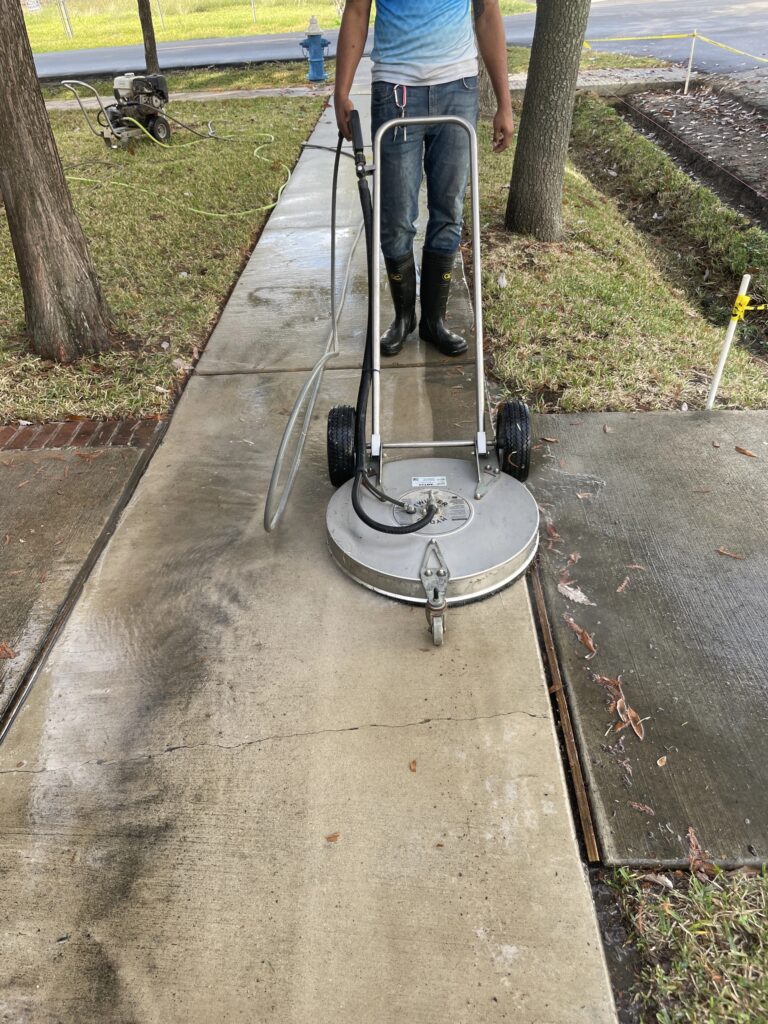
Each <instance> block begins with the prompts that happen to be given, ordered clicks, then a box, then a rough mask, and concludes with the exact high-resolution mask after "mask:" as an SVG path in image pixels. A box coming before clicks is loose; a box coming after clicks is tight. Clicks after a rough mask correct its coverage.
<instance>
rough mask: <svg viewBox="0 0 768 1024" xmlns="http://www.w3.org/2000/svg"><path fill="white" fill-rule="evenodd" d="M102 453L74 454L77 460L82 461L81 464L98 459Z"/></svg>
mask: <svg viewBox="0 0 768 1024" xmlns="http://www.w3.org/2000/svg"><path fill="white" fill-rule="evenodd" d="M103 454H104V452H75V455H76V456H77V458H78V459H82V460H83V462H93V460H94V459H100V458H101V456H102V455H103Z"/></svg>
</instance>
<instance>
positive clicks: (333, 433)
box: [328, 405, 355, 487]
mask: <svg viewBox="0 0 768 1024" xmlns="http://www.w3.org/2000/svg"><path fill="white" fill-rule="evenodd" d="M354 475H355V410H354V409H353V407H352V406H351V405H334V407H333V408H332V409H331V411H330V412H329V413H328V476H329V477H330V479H331V483H332V484H333V486H334V487H341V485H342V484H345V483H346V482H347V480H351V479H352V477H353V476H354Z"/></svg>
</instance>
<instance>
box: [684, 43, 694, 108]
mask: <svg viewBox="0 0 768 1024" xmlns="http://www.w3.org/2000/svg"><path fill="white" fill-rule="evenodd" d="M695 46H696V29H694V30H693V35H692V36H691V54H690V56H689V57H688V74H687V75H686V76H685V88H684V89H683V96H687V95H688V86H689V85H690V84H691V68H692V67H693V50H694V47H695Z"/></svg>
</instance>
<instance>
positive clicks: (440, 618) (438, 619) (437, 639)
mask: <svg viewBox="0 0 768 1024" xmlns="http://www.w3.org/2000/svg"><path fill="white" fill-rule="evenodd" d="M444 635H445V616H444V615H437V616H435V618H434V619H432V643H433V644H434V646H435V647H442V646H443V636H444Z"/></svg>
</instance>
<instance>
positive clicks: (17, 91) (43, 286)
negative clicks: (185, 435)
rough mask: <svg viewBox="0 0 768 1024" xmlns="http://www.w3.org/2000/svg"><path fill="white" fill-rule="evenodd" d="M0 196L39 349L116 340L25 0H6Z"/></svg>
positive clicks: (0, 46)
mask: <svg viewBox="0 0 768 1024" xmlns="http://www.w3.org/2000/svg"><path fill="white" fill-rule="evenodd" d="M0 26H2V28H1V29H0V68H2V73H1V74H0V195H2V197H3V200H4V202H5V210H6V214H7V216H8V227H9V230H10V235H11V242H12V244H13V248H14V252H15V254H16V262H17V264H18V268H19V277H20V278H21V288H22V292H23V294H24V311H25V314H26V320H27V330H28V331H29V334H30V337H31V342H32V348H33V349H34V351H35V352H36V353H37V354H38V355H40V356H43V357H45V358H47V359H56V360H58V361H60V362H69V361H70V360H72V359H75V358H76V357H77V356H79V355H83V354H85V353H93V352H100V351H103V350H104V349H106V348H108V347H109V345H110V337H109V312H108V310H107V306H106V303H105V301H104V299H103V297H102V294H101V288H100V287H99V282H98V280H97V278H96V273H95V271H94V269H93V264H92V263H91V260H90V257H89V255H88V246H87V243H86V241H85V235H84V234H83V230H82V228H81V227H80V221H79V220H78V219H77V214H76V213H75V208H74V206H73V205H72V197H71V196H70V194H69V189H68V188H67V182H66V179H65V178H64V171H63V169H62V166H61V160H60V159H59V154H58V150H57V149H56V143H55V141H54V138H53V132H52V131H51V125H50V122H49V121H48V115H47V113H46V110H45V102H44V100H43V97H42V94H41V92H40V86H39V85H38V81H37V73H36V72H35V65H34V61H33V59H32V50H31V49H30V46H29V40H28V39H27V32H26V29H25V27H24V19H23V15H22V12H21V5H20V4H19V2H18V0H0Z"/></svg>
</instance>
